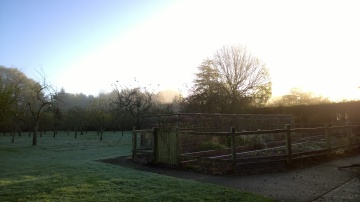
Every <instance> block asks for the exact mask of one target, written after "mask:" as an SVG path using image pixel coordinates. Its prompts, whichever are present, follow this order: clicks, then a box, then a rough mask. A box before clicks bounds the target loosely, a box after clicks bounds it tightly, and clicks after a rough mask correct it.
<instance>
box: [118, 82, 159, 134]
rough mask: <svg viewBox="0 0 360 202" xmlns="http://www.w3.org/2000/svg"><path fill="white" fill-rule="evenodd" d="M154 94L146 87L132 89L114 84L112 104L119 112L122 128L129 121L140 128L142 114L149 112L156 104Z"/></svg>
mask: <svg viewBox="0 0 360 202" xmlns="http://www.w3.org/2000/svg"><path fill="white" fill-rule="evenodd" d="M153 95H154V94H153V92H150V91H148V90H147V88H146V87H144V88H141V87H137V88H132V89H130V88H127V87H126V88H119V87H118V86H117V85H114V89H113V92H112V100H111V106H112V108H113V109H114V110H116V111H117V112H118V113H117V114H118V117H119V119H121V123H120V124H122V128H124V125H126V124H127V123H130V124H132V125H133V126H134V125H135V126H136V127H137V128H140V116H141V115H145V114H147V113H148V112H149V111H150V110H151V108H152V107H153V106H154V102H153Z"/></svg>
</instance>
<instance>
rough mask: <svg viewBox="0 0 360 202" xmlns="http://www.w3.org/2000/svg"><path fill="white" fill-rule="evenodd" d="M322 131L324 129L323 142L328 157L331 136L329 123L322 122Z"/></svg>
mask: <svg viewBox="0 0 360 202" xmlns="http://www.w3.org/2000/svg"><path fill="white" fill-rule="evenodd" d="M324 129H325V130H324V131H325V144H326V153H327V157H328V158H330V155H331V136H330V128H329V124H328V123H325V124H324Z"/></svg>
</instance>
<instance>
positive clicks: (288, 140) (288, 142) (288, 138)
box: [285, 124, 292, 168]
mask: <svg viewBox="0 0 360 202" xmlns="http://www.w3.org/2000/svg"><path fill="white" fill-rule="evenodd" d="M290 127H291V126H290V124H286V125H285V129H286V134H285V140H286V155H287V165H288V167H289V168H291V167H292V157H291V156H292V151H291V131H290Z"/></svg>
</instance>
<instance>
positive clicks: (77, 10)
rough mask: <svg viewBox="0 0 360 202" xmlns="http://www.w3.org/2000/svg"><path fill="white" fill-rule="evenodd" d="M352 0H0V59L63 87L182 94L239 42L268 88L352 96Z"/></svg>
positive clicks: (358, 30)
mask: <svg viewBox="0 0 360 202" xmlns="http://www.w3.org/2000/svg"><path fill="white" fill-rule="evenodd" d="M359 8H360V2H358V1H356V0H353V1H351V0H337V1H334V0H311V1H310V0H302V1H294V0H287V1H285V0H271V1H266V0H251V1H250V0H249V1H245V0H237V1H235V0H234V1H231V0H183V1H170V0H168V1H157V0H153V1H147V0H102V1H98V0H62V1H58V0H31V1H29V0H0V44H1V50H0V65H3V66H6V67H16V68H18V69H20V70H21V71H23V72H24V73H25V74H26V75H27V76H28V77H30V78H34V79H35V80H37V79H39V77H40V74H39V72H42V71H43V72H44V73H45V75H46V77H47V80H48V81H49V82H50V83H51V84H53V85H54V86H56V87H57V88H59V89H60V88H64V89H65V91H67V92H70V93H84V94H92V95H97V94H98V93H100V92H110V91H111V90H112V89H113V85H114V84H117V85H121V86H134V87H137V86H142V87H148V88H151V89H154V90H156V91H158V90H163V89H174V90H179V91H181V92H182V93H183V94H184V95H186V94H187V93H188V91H187V89H189V87H191V85H192V81H193V80H194V78H195V73H196V72H197V70H198V69H197V67H198V66H199V65H200V64H201V62H202V61H203V60H204V59H207V58H211V57H212V55H213V54H214V53H215V51H216V50H217V49H220V48H222V47H223V46H229V45H243V46H245V47H246V48H247V49H248V50H249V51H251V52H252V54H253V55H254V56H256V57H257V58H259V59H260V60H262V61H263V62H264V63H265V64H266V66H267V68H268V69H269V73H270V77H271V80H272V83H273V86H272V88H273V96H281V95H284V94H287V93H289V90H290V89H291V88H302V89H303V90H304V91H311V92H314V93H316V94H318V95H322V96H324V97H328V98H330V99H332V100H334V101H340V100H342V99H360V88H359V86H360V79H359V75H360V74H359V73H360V60H359V58H360V57H359V56H360V55H359V54H360V50H359V49H360V37H359V36H360V26H359V21H360V12H358V10H359Z"/></svg>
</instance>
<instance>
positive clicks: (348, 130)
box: [345, 122, 351, 145]
mask: <svg viewBox="0 0 360 202" xmlns="http://www.w3.org/2000/svg"><path fill="white" fill-rule="evenodd" d="M350 129H351V126H350V123H348V122H345V133H346V137H347V138H348V144H349V145H351V131H350Z"/></svg>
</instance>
